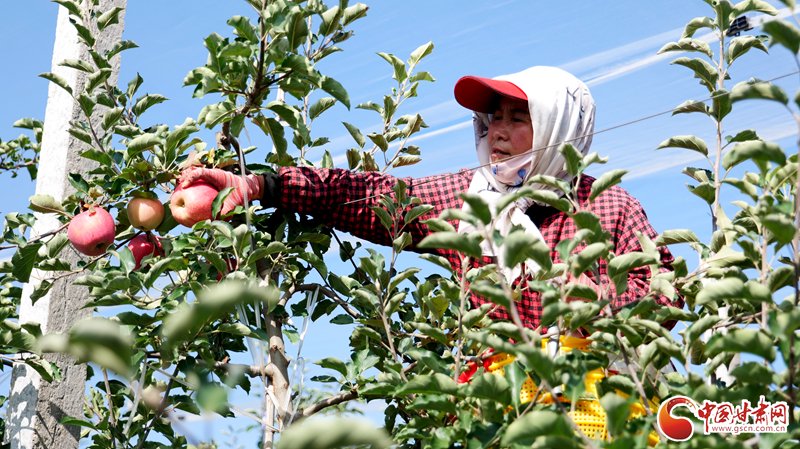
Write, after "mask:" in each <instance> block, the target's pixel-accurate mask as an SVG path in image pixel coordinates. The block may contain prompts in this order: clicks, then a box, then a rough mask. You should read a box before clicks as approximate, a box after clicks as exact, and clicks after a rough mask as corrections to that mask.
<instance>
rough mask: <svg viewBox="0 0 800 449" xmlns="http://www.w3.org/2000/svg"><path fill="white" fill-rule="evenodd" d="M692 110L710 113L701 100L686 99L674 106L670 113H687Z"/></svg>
mask: <svg viewBox="0 0 800 449" xmlns="http://www.w3.org/2000/svg"><path fill="white" fill-rule="evenodd" d="M692 112H700V113H703V114H706V115H708V114H709V113H710V109H709V107H708V106H707V105H706V104H705V103H703V102H702V101H695V100H686V101H684V102H683V103H681V104H679V105H678V106H675V109H673V110H672V115H676V114H689V113H692Z"/></svg>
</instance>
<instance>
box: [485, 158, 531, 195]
mask: <svg viewBox="0 0 800 449" xmlns="http://www.w3.org/2000/svg"><path fill="white" fill-rule="evenodd" d="M531 161H533V153H531V152H528V153H526V154H524V155H519V156H516V157H512V158H510V159H507V160H505V161H502V162H498V163H492V164H491V169H492V175H493V176H494V179H496V180H497V181H498V182H500V183H503V184H505V185H506V186H508V187H520V186H521V185H522V184H523V183H525V180H526V179H527V178H528V174H529V173H528V171H529V170H530V167H531Z"/></svg>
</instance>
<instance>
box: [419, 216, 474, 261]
mask: <svg viewBox="0 0 800 449" xmlns="http://www.w3.org/2000/svg"><path fill="white" fill-rule="evenodd" d="M428 221H430V220H428ZM478 241H479V240H478V239H477V238H475V237H474V236H468V235H464V234H460V233H458V232H435V233H433V234H431V235H429V236H427V237H425V238H424V239H423V240H422V241H421V242H420V243H419V245H418V247H419V248H422V249H435V248H441V249H450V250H455V251H458V252H461V253H464V254H465V255H467V256H470V257H475V258H478V257H481V247H480V244H479V243H478Z"/></svg>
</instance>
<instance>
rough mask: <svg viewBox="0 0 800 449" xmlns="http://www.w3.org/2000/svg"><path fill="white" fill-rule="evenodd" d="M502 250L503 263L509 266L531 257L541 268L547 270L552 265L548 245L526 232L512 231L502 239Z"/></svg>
mask: <svg viewBox="0 0 800 449" xmlns="http://www.w3.org/2000/svg"><path fill="white" fill-rule="evenodd" d="M503 251H504V252H505V263H506V266H507V267H509V268H512V267H515V266H517V265H519V264H520V263H522V262H524V261H526V260H528V259H533V261H534V262H536V264H537V265H539V266H540V267H541V268H542V269H543V270H545V271H548V270H550V268H551V267H552V266H553V261H552V259H551V258H550V247H548V246H547V244H546V243H544V242H543V241H542V240H541V239H538V238H536V237H534V236H532V235H530V234H529V233H527V232H523V231H514V232H512V233H510V234H509V235H508V236H506V238H505V240H503Z"/></svg>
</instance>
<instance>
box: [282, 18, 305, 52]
mask: <svg viewBox="0 0 800 449" xmlns="http://www.w3.org/2000/svg"><path fill="white" fill-rule="evenodd" d="M307 36H308V23H307V22H306V18H305V17H304V15H303V14H302V13H299V12H298V13H295V14H292V15H291V16H290V17H289V23H288V25H287V26H286V37H287V38H288V40H289V49H291V50H294V49H296V48H297V47H299V46H301V45H303V44H304V43H305V41H306V37H307Z"/></svg>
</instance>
